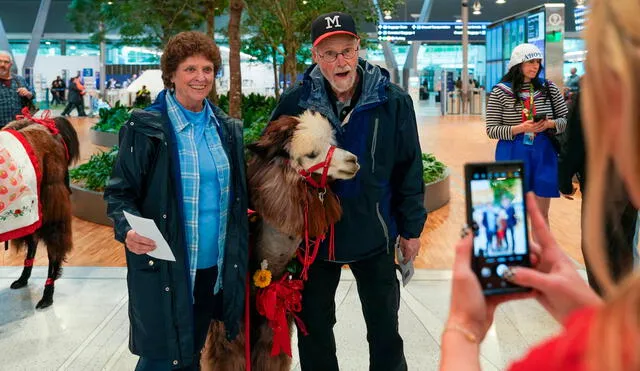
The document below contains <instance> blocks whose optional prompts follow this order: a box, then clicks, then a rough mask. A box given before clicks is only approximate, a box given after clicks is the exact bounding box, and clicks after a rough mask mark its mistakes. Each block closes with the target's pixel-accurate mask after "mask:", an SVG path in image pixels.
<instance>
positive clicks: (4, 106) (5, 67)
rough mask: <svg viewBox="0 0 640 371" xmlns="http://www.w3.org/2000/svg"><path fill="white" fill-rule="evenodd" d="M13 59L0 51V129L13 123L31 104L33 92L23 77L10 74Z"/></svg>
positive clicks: (7, 53)
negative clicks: (24, 108)
mask: <svg viewBox="0 0 640 371" xmlns="http://www.w3.org/2000/svg"><path fill="white" fill-rule="evenodd" d="M11 66H13V59H12V58H11V54H10V53H9V52H6V51H3V50H0V102H2V103H0V129H1V128H3V127H4V126H5V125H7V124H8V123H10V122H11V121H14V120H15V119H16V115H19V114H20V111H22V108H23V107H25V106H28V105H30V104H32V103H31V102H32V101H33V98H34V97H35V92H34V91H33V89H32V88H31V87H30V86H29V85H28V84H27V81H26V80H25V78H24V77H22V76H18V75H13V74H12V73H11Z"/></svg>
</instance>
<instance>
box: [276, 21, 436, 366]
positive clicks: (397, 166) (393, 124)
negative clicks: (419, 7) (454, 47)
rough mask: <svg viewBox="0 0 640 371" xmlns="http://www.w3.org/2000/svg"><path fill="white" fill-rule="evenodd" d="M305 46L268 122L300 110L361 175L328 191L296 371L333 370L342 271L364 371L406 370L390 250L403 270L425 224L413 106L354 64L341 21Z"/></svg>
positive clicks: (380, 75) (318, 29)
mask: <svg viewBox="0 0 640 371" xmlns="http://www.w3.org/2000/svg"><path fill="white" fill-rule="evenodd" d="M311 39H312V43H313V49H312V55H313V60H314V62H315V63H316V64H314V65H313V66H311V67H310V68H309V69H308V70H307V72H306V73H305V76H304V79H303V81H302V82H301V83H299V84H297V85H295V86H294V87H292V88H291V89H290V90H288V91H287V92H285V94H284V95H283V96H282V98H281V100H280V102H279V103H278V106H277V107H276V109H275V111H274V113H273V116H272V119H276V118H278V117H279V116H280V115H297V114H299V113H301V112H302V111H303V110H307V109H310V110H313V111H316V112H319V113H321V114H322V115H323V116H325V117H326V118H327V119H328V120H329V121H330V122H331V124H332V125H333V128H334V130H335V134H336V139H337V141H338V145H339V146H340V147H341V148H344V149H346V150H348V151H350V152H352V153H354V154H355V155H356V156H358V161H359V163H360V166H361V167H360V171H359V172H358V174H357V175H356V177H355V178H353V179H351V180H348V181H338V182H336V183H335V184H334V185H333V189H334V191H335V192H336V194H337V195H338V197H339V198H340V202H341V204H342V208H343V216H342V219H341V220H340V221H339V222H338V223H337V224H336V225H335V235H334V237H335V252H334V255H333V256H332V254H329V251H328V247H327V245H326V244H325V245H323V246H322V248H321V250H320V252H319V254H318V258H317V260H316V261H315V262H314V263H313V265H312V266H311V268H310V270H309V277H308V281H306V283H305V287H304V291H303V299H302V312H301V317H302V319H303V321H304V323H305V325H306V329H307V330H308V335H307V336H304V335H303V334H302V333H301V332H299V336H298V346H299V350H300V363H301V367H302V370H304V371H309V370H322V371H333V370H338V361H337V358H336V343H335V338H334V334H333V325H334V324H335V321H336V318H335V304H334V297H335V293H336V288H337V286H338V282H339V280H340V273H341V271H342V266H343V265H344V264H348V265H349V267H350V268H351V271H352V272H353V274H354V276H355V279H356V282H357V287H358V293H359V296H360V301H361V303H362V309H363V312H364V318H365V321H366V323H367V332H368V334H367V340H368V341H369V361H370V365H371V366H370V370H384V371H392V370H406V369H407V363H406V361H405V357H404V352H403V343H402V338H401V337H400V334H399V332H398V308H399V305H400V288H399V283H398V280H397V278H396V273H395V262H394V255H395V254H394V246H395V245H396V241H398V244H399V247H400V250H401V251H402V255H403V257H404V261H405V262H409V261H410V260H412V259H414V258H415V256H416V255H417V253H418V250H419V249H420V240H419V237H420V233H421V232H422V228H423V226H424V222H425V220H426V211H425V209H424V207H423V199H424V186H423V181H422V160H421V151H420V144H419V142H418V133H417V126H416V118H415V112H414V109H413V102H412V101H411V98H410V97H409V95H408V94H407V93H406V92H405V91H403V90H402V89H401V88H399V87H398V86H396V85H394V84H391V83H390V82H389V73H388V72H387V71H386V70H384V69H382V68H380V67H377V66H374V65H371V64H369V63H368V62H367V61H365V60H361V59H358V49H359V41H360V40H359V38H358V36H357V32H356V27H355V22H354V20H353V18H352V17H351V16H349V15H347V14H344V13H329V14H325V15H322V16H320V17H318V18H317V19H316V20H315V21H314V22H313V23H312V25H311ZM322 160H323V159H318V162H320V161H322Z"/></svg>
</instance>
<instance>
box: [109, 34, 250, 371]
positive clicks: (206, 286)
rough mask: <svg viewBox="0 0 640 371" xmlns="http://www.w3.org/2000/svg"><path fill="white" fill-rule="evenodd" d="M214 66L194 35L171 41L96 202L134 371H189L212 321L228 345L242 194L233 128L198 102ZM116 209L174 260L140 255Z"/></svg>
mask: <svg viewBox="0 0 640 371" xmlns="http://www.w3.org/2000/svg"><path fill="white" fill-rule="evenodd" d="M220 64H221V58H220V52H219V50H218V47H217V46H216V45H215V44H214V43H213V41H212V40H211V39H209V38H207V37H206V36H205V35H204V34H202V33H199V32H182V33H180V34H178V35H176V36H174V37H173V38H171V40H169V42H168V43H167V46H166V48H165V50H164V54H163V55H162V59H161V66H162V79H163V81H164V85H165V88H166V89H165V90H164V91H162V92H161V93H160V94H159V95H158V97H157V99H156V101H155V102H154V103H153V104H152V105H151V106H149V107H148V108H147V109H145V110H144V111H143V110H134V111H133V112H132V114H131V118H130V120H129V121H128V122H127V123H126V125H124V127H123V128H122V129H121V130H120V152H119V154H118V158H117V159H116V162H115V165H114V167H113V173H112V174H111V179H110V181H109V184H108V186H107V188H106V190H105V200H106V201H107V203H108V215H109V217H111V218H112V219H113V221H114V229H115V237H116V239H117V240H118V241H121V242H124V244H125V247H126V248H125V253H126V258H127V269H128V275H127V284H128V289H129V319H130V324H131V330H130V342H129V347H130V350H131V352H132V353H134V354H137V355H139V356H140V360H139V362H138V365H137V367H136V370H170V369H174V370H175V369H198V364H199V354H200V351H201V350H202V348H203V345H204V342H205V339H206V335H207V331H208V328H209V324H210V322H211V320H212V319H218V320H222V321H223V322H224V324H225V328H226V331H227V336H228V338H229V339H233V338H234V337H235V336H236V335H237V334H238V329H239V324H240V322H241V319H242V313H243V305H244V289H245V277H246V272H247V251H248V249H247V236H248V221H247V217H246V210H247V189H246V182H245V170H244V168H245V165H244V162H243V161H244V159H243V143H242V125H241V123H240V122H239V121H237V120H233V119H231V118H229V117H228V116H227V115H226V114H225V113H224V112H222V110H220V109H219V108H218V107H216V106H214V105H213V104H212V103H211V102H210V101H209V100H207V95H208V94H209V92H210V91H211V88H212V86H213V84H214V83H215V81H214V78H215V76H216V73H217V72H218V69H219V68H220ZM124 211H126V212H128V213H130V214H133V215H138V216H141V217H144V218H149V219H152V220H153V221H154V222H155V224H156V225H157V226H158V228H159V229H160V231H161V232H162V235H163V237H164V239H165V240H166V241H167V242H168V244H169V246H170V248H171V251H172V253H173V255H174V256H175V261H167V260H160V259H156V258H153V257H151V256H149V255H147V253H149V252H151V251H153V250H154V249H155V248H156V244H155V242H154V241H153V240H150V239H148V238H145V237H143V236H141V235H140V234H138V233H137V231H135V230H133V229H132V228H131V226H130V225H129V223H128V222H127V220H126V218H125V216H124V215H123V212H124ZM223 293H224V295H223Z"/></svg>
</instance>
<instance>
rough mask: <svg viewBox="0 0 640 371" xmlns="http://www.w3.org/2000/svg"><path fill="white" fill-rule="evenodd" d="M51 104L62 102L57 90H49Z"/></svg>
mask: <svg viewBox="0 0 640 371" xmlns="http://www.w3.org/2000/svg"><path fill="white" fill-rule="evenodd" d="M51 98H52V100H51V104H62V97H61V96H60V92H59V91H51Z"/></svg>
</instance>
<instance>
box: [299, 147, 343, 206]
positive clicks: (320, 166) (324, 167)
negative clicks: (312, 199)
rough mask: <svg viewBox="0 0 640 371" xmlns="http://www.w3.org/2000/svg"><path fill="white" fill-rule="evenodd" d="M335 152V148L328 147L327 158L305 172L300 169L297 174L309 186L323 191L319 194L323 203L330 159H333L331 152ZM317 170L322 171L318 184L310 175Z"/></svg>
mask: <svg viewBox="0 0 640 371" xmlns="http://www.w3.org/2000/svg"><path fill="white" fill-rule="evenodd" d="M335 150H336V146H330V147H329V151H327V156H326V157H325V159H324V161H322V162H320V163H317V164H315V165H313V166H311V167H310V168H309V169H307V170H305V169H301V170H299V171H298V174H300V175H301V176H302V177H303V178H304V180H305V181H306V182H307V183H309V184H310V185H311V186H313V187H315V188H318V189H324V192H321V193H320V200H321V201H323V200H324V194H325V193H326V192H327V190H326V188H327V175H328V174H329V166H331V159H332V158H333V152H334V151H335ZM318 169H322V178H320V183H318V182H316V181H315V180H314V179H313V177H312V175H313V172H314V171H316V170H318Z"/></svg>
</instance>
